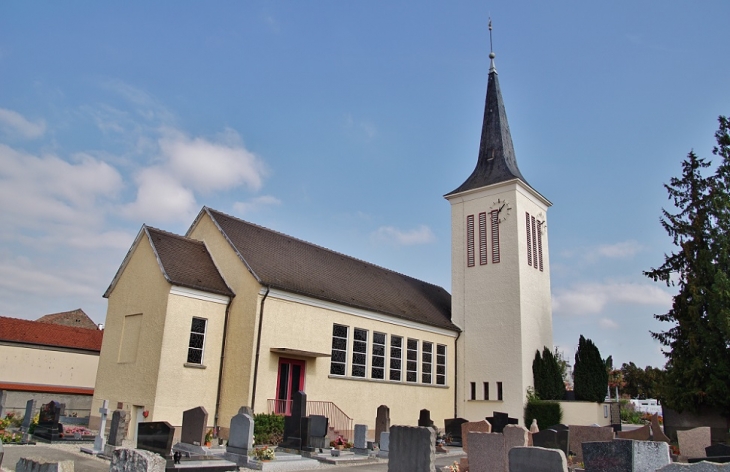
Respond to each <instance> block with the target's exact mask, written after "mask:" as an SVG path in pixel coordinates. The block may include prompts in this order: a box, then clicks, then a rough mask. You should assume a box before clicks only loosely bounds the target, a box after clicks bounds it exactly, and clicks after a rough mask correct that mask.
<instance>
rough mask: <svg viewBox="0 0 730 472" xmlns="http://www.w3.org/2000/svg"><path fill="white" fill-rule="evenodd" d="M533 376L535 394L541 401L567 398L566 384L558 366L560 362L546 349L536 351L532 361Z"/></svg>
mask: <svg viewBox="0 0 730 472" xmlns="http://www.w3.org/2000/svg"><path fill="white" fill-rule="evenodd" d="M532 375H533V380H534V384H535V393H536V394H537V395H538V397H540V399H541V400H562V399H563V398H564V397H565V383H564V382H563V376H562V373H561V370H560V366H559V365H558V360H557V359H556V357H555V356H554V355H553V353H552V352H551V351H550V349H548V348H547V346H546V347H544V348H543V350H542V357H541V356H540V351H539V350H538V351H535V359H534V360H533V361H532Z"/></svg>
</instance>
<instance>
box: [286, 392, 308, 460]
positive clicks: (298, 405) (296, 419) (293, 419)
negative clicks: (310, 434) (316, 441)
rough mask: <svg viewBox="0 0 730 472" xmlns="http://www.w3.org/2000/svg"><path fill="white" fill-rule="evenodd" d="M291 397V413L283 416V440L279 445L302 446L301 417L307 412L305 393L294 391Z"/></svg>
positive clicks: (294, 447)
mask: <svg viewBox="0 0 730 472" xmlns="http://www.w3.org/2000/svg"><path fill="white" fill-rule="evenodd" d="M293 397H294V398H293V399H292V405H291V415H290V416H287V417H285V418H284V441H283V442H282V443H281V444H279V446H280V447H283V448H287V449H300V450H301V448H302V444H303V443H302V418H303V417H304V415H305V414H306V412H307V394H306V393H304V392H301V391H300V392H296V393H295V394H294V396H293Z"/></svg>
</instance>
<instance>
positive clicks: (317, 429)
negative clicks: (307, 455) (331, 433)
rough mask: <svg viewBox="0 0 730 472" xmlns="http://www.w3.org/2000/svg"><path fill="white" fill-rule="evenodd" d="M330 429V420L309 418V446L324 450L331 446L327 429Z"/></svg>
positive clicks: (315, 416)
mask: <svg viewBox="0 0 730 472" xmlns="http://www.w3.org/2000/svg"><path fill="white" fill-rule="evenodd" d="M328 428H329V419H328V418H327V417H326V416H321V415H311V416H309V434H308V437H309V441H308V442H307V445H308V446H309V447H311V448H312V449H324V448H326V447H328V446H329V441H327V429H328Z"/></svg>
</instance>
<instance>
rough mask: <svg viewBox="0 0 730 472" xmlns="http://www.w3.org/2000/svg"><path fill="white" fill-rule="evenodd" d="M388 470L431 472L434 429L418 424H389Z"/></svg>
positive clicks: (389, 471)
mask: <svg viewBox="0 0 730 472" xmlns="http://www.w3.org/2000/svg"><path fill="white" fill-rule="evenodd" d="M389 447H390V451H389V452H388V472H403V471H408V472H433V471H434V470H435V468H436V465H435V461H436V431H434V430H433V429H432V428H425V427H420V426H416V427H413V426H391V427H390V441H389Z"/></svg>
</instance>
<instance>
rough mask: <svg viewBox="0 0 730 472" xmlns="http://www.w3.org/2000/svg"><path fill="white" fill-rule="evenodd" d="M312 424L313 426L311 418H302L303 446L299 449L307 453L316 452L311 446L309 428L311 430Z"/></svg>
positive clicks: (301, 438)
mask: <svg viewBox="0 0 730 472" xmlns="http://www.w3.org/2000/svg"><path fill="white" fill-rule="evenodd" d="M311 424H312V420H311V418H310V417H308V416H305V417H304V418H302V422H301V427H300V431H301V436H300V441H301V446H300V447H299V449H301V450H302V451H307V452H311V451H314V448H313V447H312V446H310V445H309V428H310V425H311Z"/></svg>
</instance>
